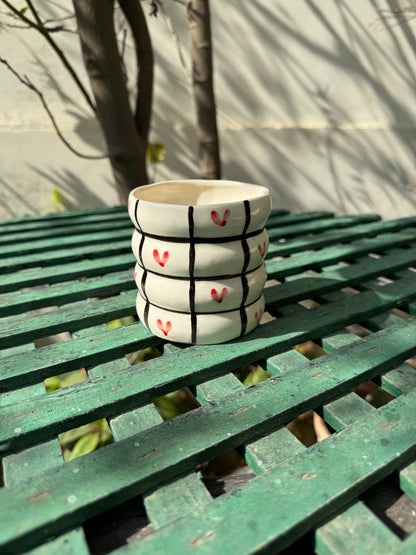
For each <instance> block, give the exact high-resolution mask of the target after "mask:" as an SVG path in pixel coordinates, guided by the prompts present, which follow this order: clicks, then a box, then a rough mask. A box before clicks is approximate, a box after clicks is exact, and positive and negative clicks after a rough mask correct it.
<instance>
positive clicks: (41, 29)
mask: <svg viewBox="0 0 416 555" xmlns="http://www.w3.org/2000/svg"><path fill="white" fill-rule="evenodd" d="M0 1H1V2H2V3H3V4H4V5H5V6H6V7H7V8H9V10H10V11H11V12H12V13H14V14H15V15H16V16H17V17H19V18H20V20H21V21H23V22H24V23H26V24H27V25H30V27H33V28H34V29H37V30H38V31H39V32H40V33H41V34H42V36H43V37H44V38H45V39H46V41H47V42H48V43H49V45H50V46H51V47H52V49H53V50H54V51H55V53H56V54H57V55H58V57H59V59H60V60H61V62H62V63H63V65H64V66H65V68H66V69H67V71H68V72H69V74H70V75H71V77H72V78H73V80H74V81H75V83H76V84H77V86H78V88H79V90H80V91H81V93H82V94H83V96H84V98H85V100H86V101H87V103H88V105H89V106H90V108H91V109H92V111H93V112H94V113H95V112H96V109H95V105H94V103H93V101H92V100H91V97H90V95H89V94H88V92H87V90H86V89H85V87H84V85H83V84H82V82H81V80H80V78H79V77H78V75H77V73H76V72H75V70H74V68H73V67H72V65H71V64H70V62H69V61H68V59H67V58H66V56H65V54H64V53H63V51H62V50H61V49H60V48H59V46H58V45H57V44H56V42H55V41H54V40H53V39H52V38H51V36H50V35H49V31H48V29H47V28H46V27H45V25H44V24H43V22H42V20H41V19H40V17H39V14H38V13H37V11H36V9H35V7H34V6H33V4H32V2H31V0H28V2H27V4H28V6H29V7H30V9H31V11H32V13H33V15H34V17H35V20H36V22H34V21H32V20H31V19H29V18H28V17H26V16H25V15H24V14H23V13H22V12H20V11H19V10H18V9H17V8H15V7H14V6H13V5H12V4H11V3H10V2H9V1H8V0H0Z"/></svg>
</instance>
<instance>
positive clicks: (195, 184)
mask: <svg viewBox="0 0 416 555" xmlns="http://www.w3.org/2000/svg"><path fill="white" fill-rule="evenodd" d="M172 185H180V186H183V185H191V186H192V188H193V189H196V188H198V189H201V191H200V192H201V193H202V192H204V191H207V190H208V189H213V190H215V189H218V190H219V191H222V192H224V189H225V188H228V189H233V188H235V189H236V190H237V189H239V190H242V189H243V188H244V189H245V190H246V191H245V194H241V197H240V198H237V199H233V200H221V201H220V202H218V201H215V200H214V201H213V202H203V203H200V204H198V203H190V202H186V203H185V202H184V203H179V202H166V201H155V200H149V199H146V198H140V196H138V195H139V193H144V195H145V196H147V195H146V193H148V192H149V191H150V190H152V189H153V190H157V189H162V190H163V189H165V194H166V190H167V189H168V188H169V187H170V186H172ZM247 192H248V193H251V194H247ZM182 194H183V193H182ZM173 196H174V195H173ZM269 196H270V191H269V190H268V189H267V187H265V186H264V185H256V184H254V183H246V182H241V181H230V180H225V179H205V180H204V179H174V180H167V181H158V182H156V183H150V184H148V185H142V186H140V187H136V188H135V189H133V190H132V191H130V193H129V198H131V199H134V200H135V201H140V203H145V204H148V205H152V206H163V207H165V208H166V207H167V206H169V207H172V208H173V209H188V208H189V206H193V207H194V208H199V207H207V206H230V205H232V204H239V203H242V202H244V201H247V200H248V201H255V200H257V199H261V198H264V197H269Z"/></svg>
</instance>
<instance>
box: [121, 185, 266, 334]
mask: <svg viewBox="0 0 416 555" xmlns="http://www.w3.org/2000/svg"><path fill="white" fill-rule="evenodd" d="M270 209H271V205H270V195H269V192H268V190H267V189H266V188H265V187H262V186H259V185H250V184H246V183H238V182H233V181H218V180H184V181H165V182H161V183H154V184H151V185H146V186H143V187H139V188H137V189H134V190H133V191H131V193H130V195H129V201H128V212H129V216H130V218H131V221H132V223H133V225H134V227H135V230H134V232H133V236H132V251H133V253H134V255H135V257H136V260H137V264H136V267H135V280H136V285H137V288H138V295H137V304H136V307H137V313H138V316H139V318H140V320H141V322H142V323H143V324H144V325H145V326H146V327H147V328H148V329H149V330H150V331H152V333H154V334H155V335H157V336H159V337H161V338H163V339H167V340H169V341H175V342H179V343H188V344H209V343H222V342H224V341H228V340H230V339H234V338H236V337H239V336H242V335H245V334H246V333H249V332H250V331H251V330H252V329H254V328H255V327H256V325H257V324H258V322H259V320H260V318H261V315H262V314H263V312H264V298H263V295H262V292H263V288H264V285H265V282H266V279H267V275H266V268H265V265H264V258H265V256H266V253H267V249H268V245H269V241H268V237H267V232H266V231H265V230H264V224H265V222H266V220H267V218H268V216H269V214H270Z"/></svg>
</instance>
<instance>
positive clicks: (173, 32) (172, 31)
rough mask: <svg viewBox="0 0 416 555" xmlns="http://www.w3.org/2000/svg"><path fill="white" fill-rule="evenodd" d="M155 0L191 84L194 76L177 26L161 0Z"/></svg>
mask: <svg viewBox="0 0 416 555" xmlns="http://www.w3.org/2000/svg"><path fill="white" fill-rule="evenodd" d="M154 1H155V2H156V4H157V6H158V8H159V10H160V11H161V12H162V15H163V17H164V19H165V21H166V25H167V27H168V30H169V33H170V35H171V37H172V40H173V43H174V45H175V48H176V50H177V52H178V55H179V60H180V62H181V66H182V69H183V72H184V74H185V77H186V80H187V81H188V83H189V84H191V83H192V77H191V74H190V72H189V70H188V68H187V65H186V62H185V58H184V55H183V52H182V48H181V43H180V42H179V37H178V35H177V33H176V29H175V27H174V25H173V22H172V18H171V17H170V15H169V14H168V13H167V12H166V10H165V7H164V6H163V4H162V2H161V0H154ZM181 3H182V2H181Z"/></svg>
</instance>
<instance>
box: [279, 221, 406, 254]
mask: <svg viewBox="0 0 416 555" xmlns="http://www.w3.org/2000/svg"><path fill="white" fill-rule="evenodd" d="M415 225H416V216H413V217H409V218H401V219H399V220H388V221H381V222H374V223H367V224H361V225H355V226H353V227H348V228H346V229H337V230H333V231H327V232H325V233H320V234H319V235H315V236H310V237H308V236H307V237H302V238H299V239H289V240H287V241H286V242H284V243H274V244H272V245H271V246H270V247H269V252H268V256H287V255H288V254H293V253H295V252H300V251H304V250H312V249H320V248H323V247H327V246H329V245H334V244H336V243H342V242H348V243H349V242H351V241H355V240H356V239H362V238H364V237H374V236H377V235H379V234H383V233H391V232H392V231H400V230H403V229H406V228H410V230H409V233H410V234H411V235H410V236H411V238H413V239H414V237H415V235H414V231H413V230H412V228H413V227H414V226H415ZM409 240H410V239H409Z"/></svg>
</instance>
